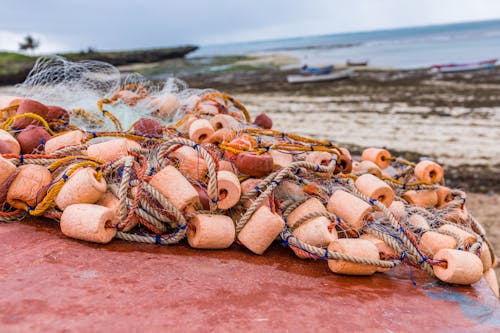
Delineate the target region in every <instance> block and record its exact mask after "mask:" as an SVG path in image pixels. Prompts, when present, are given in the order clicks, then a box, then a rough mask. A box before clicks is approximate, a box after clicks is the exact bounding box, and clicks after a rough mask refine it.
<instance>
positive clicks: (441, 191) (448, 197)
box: [436, 186, 453, 209]
mask: <svg viewBox="0 0 500 333" xmlns="http://www.w3.org/2000/svg"><path fill="white" fill-rule="evenodd" d="M436 194H437V197H438V203H437V207H438V208H439V209H443V208H444V207H446V205H447V204H448V203H449V202H450V201H452V200H453V195H452V194H451V190H450V189H449V188H448V187H446V186H439V187H438V189H437V190H436Z"/></svg>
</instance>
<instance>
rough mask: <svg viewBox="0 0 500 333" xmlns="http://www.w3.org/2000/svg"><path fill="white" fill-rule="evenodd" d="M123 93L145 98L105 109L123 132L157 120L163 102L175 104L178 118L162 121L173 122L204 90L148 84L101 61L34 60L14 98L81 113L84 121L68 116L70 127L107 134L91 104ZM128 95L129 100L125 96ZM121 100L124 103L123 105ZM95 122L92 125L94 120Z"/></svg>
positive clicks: (175, 84)
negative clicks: (144, 94)
mask: <svg viewBox="0 0 500 333" xmlns="http://www.w3.org/2000/svg"><path fill="white" fill-rule="evenodd" d="M123 87H128V88H127V94H128V93H129V92H130V93H133V94H140V93H141V90H142V89H147V92H148V94H147V98H140V99H138V100H137V101H136V102H135V103H124V102H120V101H118V102H117V103H113V104H112V105H107V106H106V109H107V110H109V111H110V112H112V113H113V114H114V115H115V116H116V117H117V118H118V119H120V121H121V122H122V124H123V125H124V127H125V128H127V127H128V126H130V125H131V124H132V123H134V122H135V121H137V120H138V119H139V118H141V117H148V116H156V117H155V118H157V114H155V112H157V111H158V107H157V106H158V105H164V104H165V101H171V102H172V103H174V104H176V103H177V105H180V106H181V107H180V108H178V112H177V113H172V114H170V115H169V116H168V117H161V118H162V123H163V125H167V124H169V123H171V122H172V121H176V120H178V119H180V118H182V116H183V115H184V113H185V110H187V109H192V107H193V106H194V104H195V102H196V100H197V99H196V96H200V95H202V94H204V93H206V92H207V90H197V89H188V88H187V85H186V83H184V82H183V81H181V80H179V79H176V78H168V79H167V80H166V81H163V82H151V81H149V80H147V79H146V78H144V77H143V76H141V75H139V74H136V73H134V74H121V73H120V71H119V70H118V69H117V68H116V67H114V66H112V65H110V64H108V63H105V62H100V61H81V62H72V61H68V60H66V59H64V58H62V57H59V56H53V57H52V56H51V57H42V58H39V59H38V60H37V62H36V64H35V66H34V67H33V69H32V70H31V72H30V73H29V75H28V77H27V78H26V80H25V81H24V82H23V83H21V84H19V85H17V86H16V90H15V93H16V95H18V96H22V97H29V98H31V99H34V100H37V101H40V102H42V103H44V104H46V105H58V106H61V107H63V108H65V109H67V110H69V111H72V110H78V109H82V110H85V111H86V113H88V115H89V116H88V117H79V116H78V113H76V114H73V117H72V118H71V119H72V124H73V125H75V126H78V127H80V128H82V129H87V130H91V129H95V128H97V127H98V128H99V129H100V130H111V129H113V124H112V122H110V121H109V120H108V119H106V118H103V117H102V114H101V111H100V110H98V108H97V105H96V101H99V100H101V99H104V98H108V99H110V98H113V97H114V96H115V95H116V94H117V93H118V92H119V91H120V89H121V88H123ZM127 96H128V95H127ZM126 100H127V98H126V96H125V97H124V98H123V101H126ZM97 119H99V120H100V121H98V122H97V123H96V120H97Z"/></svg>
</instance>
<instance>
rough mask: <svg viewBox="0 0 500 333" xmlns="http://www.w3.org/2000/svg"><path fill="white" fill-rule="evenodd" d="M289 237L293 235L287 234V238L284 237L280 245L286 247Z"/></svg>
mask: <svg viewBox="0 0 500 333" xmlns="http://www.w3.org/2000/svg"><path fill="white" fill-rule="evenodd" d="M290 237H293V235H292V234H288V236H286V238H282V241H281V245H283V246H288V240H289V239H290Z"/></svg>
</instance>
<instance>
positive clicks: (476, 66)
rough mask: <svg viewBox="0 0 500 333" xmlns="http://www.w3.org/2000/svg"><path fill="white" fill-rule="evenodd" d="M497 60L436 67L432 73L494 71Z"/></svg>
mask: <svg viewBox="0 0 500 333" xmlns="http://www.w3.org/2000/svg"><path fill="white" fill-rule="evenodd" d="M496 62H497V59H490V60H485V61H479V62H472V63H466V64H443V65H434V66H432V67H431V71H433V72H440V73H452V72H464V71H477V70H481V69H493V68H495V63H496Z"/></svg>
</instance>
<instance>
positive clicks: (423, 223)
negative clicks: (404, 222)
mask: <svg viewBox="0 0 500 333" xmlns="http://www.w3.org/2000/svg"><path fill="white" fill-rule="evenodd" d="M408 222H409V223H410V224H411V225H412V226H414V227H415V228H418V229H421V230H423V231H427V230H429V229H430V227H431V226H430V225H429V222H427V220H426V219H425V217H423V216H422V215H420V214H412V215H410V217H408Z"/></svg>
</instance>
